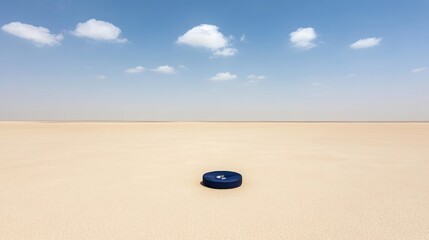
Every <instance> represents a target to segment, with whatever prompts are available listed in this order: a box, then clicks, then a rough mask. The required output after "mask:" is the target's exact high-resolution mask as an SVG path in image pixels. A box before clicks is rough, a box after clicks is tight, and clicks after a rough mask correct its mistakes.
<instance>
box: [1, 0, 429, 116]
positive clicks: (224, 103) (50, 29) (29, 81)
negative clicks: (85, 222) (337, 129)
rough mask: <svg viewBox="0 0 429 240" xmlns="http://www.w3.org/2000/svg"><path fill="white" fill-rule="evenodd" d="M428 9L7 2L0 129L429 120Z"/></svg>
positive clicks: (372, 4) (426, 4)
mask: <svg viewBox="0 0 429 240" xmlns="http://www.w3.org/2000/svg"><path fill="white" fill-rule="evenodd" d="M428 23H429V1H428V0H414V1H384V0H380V1H366V0H364V1H359V2H356V1H315V0H314V1H71V0H70V1H66V0H62V1H53V0H52V1H49V0H44V1H42V0H39V1H28V0H27V1H21V0H2V1H1V2H0V26H1V31H0V119H1V120H168V121H175V120H178V121H182V120H192V121H193V120H195V121H197V120H228V121H229V120H250V121H254V120H270V121H296V120H303V121H320V120H322V121H326V120H353V121H359V120H419V121H422V120H429V46H428V42H429V28H428V27H429V25H428Z"/></svg>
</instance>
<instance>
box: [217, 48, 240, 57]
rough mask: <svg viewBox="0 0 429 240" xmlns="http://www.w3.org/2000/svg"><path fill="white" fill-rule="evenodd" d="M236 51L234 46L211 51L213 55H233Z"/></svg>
mask: <svg viewBox="0 0 429 240" xmlns="http://www.w3.org/2000/svg"><path fill="white" fill-rule="evenodd" d="M237 52H238V50H237V49H235V48H222V49H219V50H216V51H214V52H213V54H214V55H215V56H224V57H228V56H234V55H235V54H236V53H237Z"/></svg>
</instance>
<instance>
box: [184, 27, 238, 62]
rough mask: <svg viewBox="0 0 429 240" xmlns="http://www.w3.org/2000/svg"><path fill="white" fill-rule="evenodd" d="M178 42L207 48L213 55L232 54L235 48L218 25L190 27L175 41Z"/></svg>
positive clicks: (235, 51) (234, 52) (235, 50)
mask: <svg viewBox="0 0 429 240" xmlns="http://www.w3.org/2000/svg"><path fill="white" fill-rule="evenodd" d="M176 42H177V43H178V44H184V45H189V46H192V47H202V48H207V49H209V50H210V51H212V52H213V54H214V55H215V56H234V55H235V54H236V53H237V49H235V48H232V47H231V46H232V44H231V38H228V37H225V35H223V33H221V32H220V31H219V27H218V26H215V25H210V24H201V25H198V26H196V27H193V28H191V29H190V30H188V31H187V32H186V33H185V34H183V35H182V36H179V37H178V38H177V41H176Z"/></svg>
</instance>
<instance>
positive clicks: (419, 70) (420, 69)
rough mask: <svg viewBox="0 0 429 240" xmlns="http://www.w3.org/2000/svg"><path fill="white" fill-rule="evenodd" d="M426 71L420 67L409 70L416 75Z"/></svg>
mask: <svg viewBox="0 0 429 240" xmlns="http://www.w3.org/2000/svg"><path fill="white" fill-rule="evenodd" d="M424 70H426V68H425V67H420V68H414V69H413V70H411V72H412V73H418V72H422V71H424Z"/></svg>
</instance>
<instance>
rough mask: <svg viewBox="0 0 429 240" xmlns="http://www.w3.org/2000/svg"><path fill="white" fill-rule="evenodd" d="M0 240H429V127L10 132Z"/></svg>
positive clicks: (40, 125)
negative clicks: (225, 179) (227, 176)
mask: <svg viewBox="0 0 429 240" xmlns="http://www.w3.org/2000/svg"><path fill="white" fill-rule="evenodd" d="M212 170H232V171H237V172H240V173H241V174H242V175H243V185H242V186H241V187H240V188H236V189H229V190H215V189H210V188H206V187H204V186H202V185H201V184H200V181H201V176H202V174H203V173H205V172H208V171H212ZM0 239H5V240H6V239H7V240H14V239H25V240H30V239H31V240H34V239H43V240H49V239H55V240H61V239H79V240H82V239H115V240H117V239H167V240H168V239H204V240H208V239H216V240H219V239H243V240H244V239H246V240H247V239H353V240H355V239H389V240H391V239H401V240H403V239H429V124H427V123H137V122H136V123H113V122H112V123H109V122H105V123H95V122H93V123H91V122H89V123H85V122H74V123H73V122H1V123H0Z"/></svg>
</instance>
